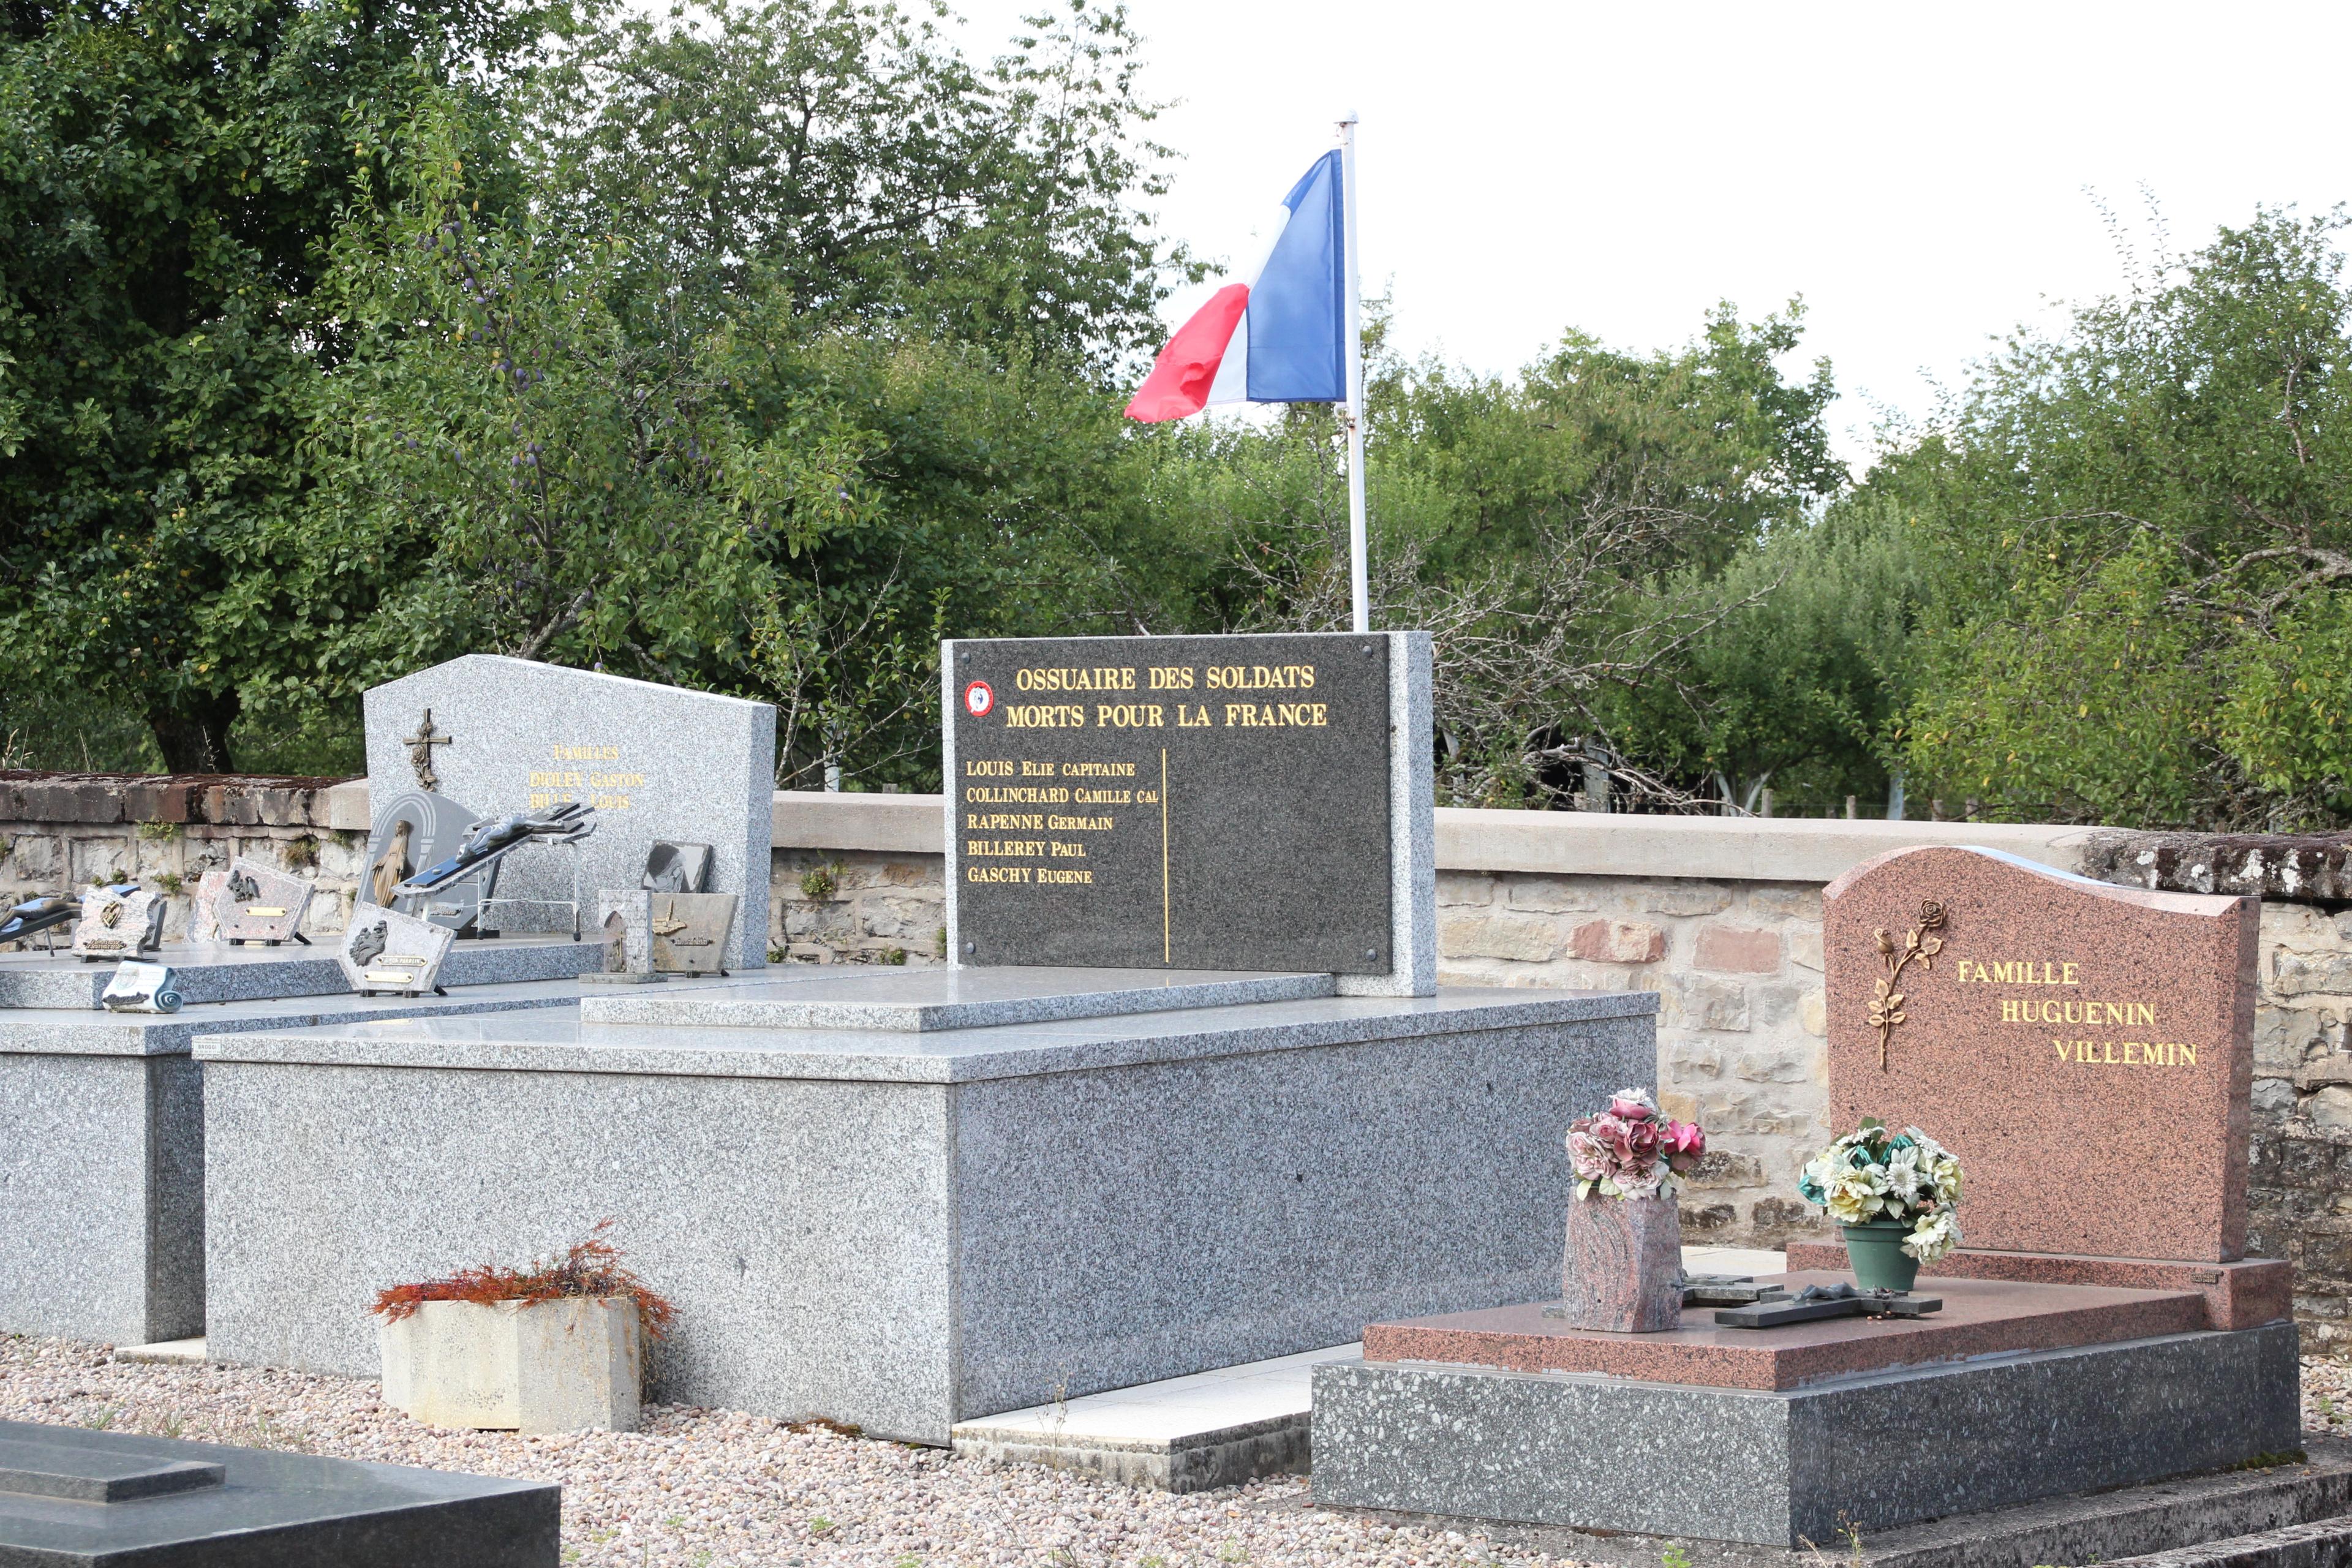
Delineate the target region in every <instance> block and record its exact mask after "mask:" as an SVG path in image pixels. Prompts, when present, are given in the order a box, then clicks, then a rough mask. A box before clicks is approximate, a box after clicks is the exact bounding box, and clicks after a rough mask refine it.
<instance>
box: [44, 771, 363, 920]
mask: <svg viewBox="0 0 2352 1568" xmlns="http://www.w3.org/2000/svg"><path fill="white" fill-rule="evenodd" d="M367 820H368V818H367V789H366V786H365V785H364V784H351V783H341V782H339V781H337V780H334V779H303V778H220V777H215V776H210V775H205V776H194V777H189V776H170V777H122V776H119V775H110V774H104V773H20V772H15V771H5V772H0V899H6V900H9V901H11V902H14V901H16V900H20V899H25V898H29V897H31V896H32V895H34V894H35V893H54V892H66V891H70V890H74V889H81V888H87V887H89V886H91V885H93V884H95V883H100V882H118V881H125V880H132V879H135V880H137V881H139V882H141V883H142V884H143V885H145V886H147V887H151V888H155V889H161V890H162V891H163V892H164V893H165V894H166V895H167V898H166V900H165V902H166V907H167V911H168V912H167V913H166V915H165V917H164V922H163V932H164V938H165V940H166V941H175V940H177V939H178V938H180V937H182V936H184V935H185V934H186V932H187V929H188V914H189V906H190V899H191V895H193V894H194V891H195V888H196V883H197V880H198V879H200V878H202V877H203V876H204V874H205V872H206V871H208V870H212V869H214V868H219V867H226V865H227V864H228V863H229V861H230V860H232V859H234V858H236V857H237V856H240V855H244V856H249V857H251V858H255V859H259V860H265V861H268V863H269V864H271V865H273V866H279V867H283V868H286V869H287V870H289V871H293V872H296V873H298V874H300V875H304V876H308V877H311V878H313V879H316V881H317V884H318V892H317V893H316V894H315V895H314V896H313V897H312V899H311V900H310V908H309V910H306V911H305V912H304V914H303V917H302V929H303V931H305V932H308V933H311V934H312V935H313V936H314V937H315V936H317V935H320V934H330V933H335V932H340V931H341V930H342V929H343V926H344V923H345V921H347V920H348V919H349V918H350V915H351V909H352V899H353V897H354V895H355V894H356V892H357V890H358V888H359V879H360V873H361V869H362V862H363V861H364V860H365V859H366V858H367Z"/></svg>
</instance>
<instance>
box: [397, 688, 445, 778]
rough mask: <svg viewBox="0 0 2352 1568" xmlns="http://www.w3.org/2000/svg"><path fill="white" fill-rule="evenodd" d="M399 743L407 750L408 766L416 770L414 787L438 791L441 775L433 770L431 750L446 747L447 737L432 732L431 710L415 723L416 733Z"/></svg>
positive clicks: (405, 737) (428, 709) (404, 737)
mask: <svg viewBox="0 0 2352 1568" xmlns="http://www.w3.org/2000/svg"><path fill="white" fill-rule="evenodd" d="M400 743H401V744H402V745H404V746H406V747H407V748H408V765H409V766H410V767H413V768H415V770H416V786H417V787H418V788H419V789H422V790H425V791H426V792H428V793H429V792H431V791H434V790H437V789H439V788H440V787H441V775H440V774H439V773H436V772H434V770H433V748H434V747H436V746H446V745H447V744H448V743H449V737H448V736H446V735H436V734H435V733H434V732H433V710H432V709H430V708H427V709H426V710H425V716H424V717H423V718H422V719H420V720H418V721H417V723H416V733H415V734H414V735H405V736H403V737H402V738H401V742H400Z"/></svg>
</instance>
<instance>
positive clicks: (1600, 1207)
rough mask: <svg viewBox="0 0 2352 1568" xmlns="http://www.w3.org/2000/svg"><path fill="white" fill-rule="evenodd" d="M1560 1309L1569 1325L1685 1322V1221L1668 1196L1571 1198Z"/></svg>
mask: <svg viewBox="0 0 2352 1568" xmlns="http://www.w3.org/2000/svg"><path fill="white" fill-rule="evenodd" d="M1560 1315H1561V1316H1562V1317H1564V1318H1565V1319H1567V1321H1568V1322H1569V1324H1570V1327H1572V1328H1579V1329H1600V1330H1601V1331H1605V1332H1608V1333H1612V1334H1654V1333H1659V1332H1662V1331H1665V1330H1667V1329H1676V1328H1680V1327H1681V1326H1682V1321H1683V1222H1682V1215H1681V1213H1680V1212H1679V1211H1678V1210H1677V1209H1676V1208H1675V1201H1674V1199H1672V1198H1670V1197H1649V1198H1607V1197H1591V1198H1576V1199H1571V1200H1570V1203H1569V1205H1568V1254H1567V1259H1566V1261H1565V1263H1564V1264H1563V1265H1562V1267H1561V1268H1560Z"/></svg>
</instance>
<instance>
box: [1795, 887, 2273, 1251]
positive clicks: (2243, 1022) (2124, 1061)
mask: <svg viewBox="0 0 2352 1568" xmlns="http://www.w3.org/2000/svg"><path fill="white" fill-rule="evenodd" d="M1823 898H1824V903H1823V912H1822V934H1823V938H1824V943H1825V952H1826V959H1827V970H1828V973H1827V980H1826V991H1827V996H1828V1008H1829V1079H1830V1109H1831V1116H1832V1120H1833V1121H1834V1122H1835V1123H1836V1125H1837V1127H1838V1128H1839V1129H1840V1130H1841V1131H1843V1130H1845V1129H1849V1128H1852V1127H1853V1126H1854V1125H1855V1124H1856V1123H1857V1122H1858V1121H1859V1120H1860V1119H1861V1118H1863V1117H1864V1116H1876V1117H1879V1118H1882V1119H1883V1120H1885V1121H1886V1122H1887V1123H1889V1124H1890V1125H1892V1126H1896V1127H1902V1126H1906V1125H1909V1126H1917V1127H1919V1128H1921V1129H1923V1130H1924V1131H1927V1133H1928V1134H1929V1135H1930V1136H1931V1137H1934V1138H1935V1139H1937V1141H1938V1142H1942V1143H1943V1144H1944V1145H1945V1146H1946V1147H1948V1148H1949V1149H1950V1150H1951V1151H1952V1152H1954V1153H1955V1154H1957V1155H1958V1157H1959V1160H1960V1163H1961V1165H1962V1167H1963V1168H1964V1169H1965V1171H1966V1173H1967V1184H1966V1196H1965V1197H1964V1199H1963V1201H1962V1205H1961V1209H1960V1222H1961V1226H1962V1229H1963V1231H1964V1234H1965V1236H1966V1238H1967V1245H1968V1246H1969V1247H1971V1248H1991V1249H1995V1250H1999V1251H2005V1252H2039V1253H2065V1254H2081V1255H2088V1256H2095V1257H2110V1258H2179V1259H2195V1260H2199V1261H2203V1262H2209V1263H2210V1262H2228V1261H2231V1260H2234V1259H2236V1258H2240V1257H2242V1256H2243V1254H2244V1251H2245V1240H2246V1182H2247V1160H2248V1153H2247V1139H2248V1131H2249V1113H2248V1097H2249V1093H2250V1090H2251V1088H2252V1070H2253V1047H2252V1026H2253V1009H2254V986H2253V981H2254V952H2255V947H2254V943H2255V937H2256V931H2257V921H2258V916H2259V912H2260V907H2259V904H2258V903H2257V901H2256V900H2252V899H2244V898H2215V897H2208V896H2204V895H2200V894H2193V893H2162V892H2148V891H2144V890H2142V889H2133V888H2118V887H2115V886H2113V885H2111V884H2108V883H2104V882H2094V881H2090V880H2088V879H2084V878H2081V877H2074V876H2068V875H2066V874H2064V873H2062V872H2057V871H2052V870H2050V869H2048V868H2044V867H2042V866H2037V865H2033V864H2032V863H2031V862H2028V861H2024V860H2021V859H2018V858H2015V857H2012V856H2009V855H2004V854H2001V853H1999V852H1998V851H1994V850H1990V849H1976V848H1961V847H1947V846H1933V847H1922V848H1911V849H1900V850H1895V851H1894V852H1892V853H1890V854H1886V855H1882V856H1880V857H1878V858H1875V859H1874V860H1869V861H1865V862H1864V864H1862V865H1860V866H1858V867H1856V868H1853V870H1851V871H1849V872H1847V873H1846V874H1845V875H1844V876H1843V877H1841V878H1839V879H1837V880H1836V881H1834V882H1832V883H1831V884H1830V885H1829V887H1828V888H1827V889H1824V893H1823Z"/></svg>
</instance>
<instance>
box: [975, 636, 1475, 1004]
mask: <svg viewBox="0 0 2352 1568" xmlns="http://www.w3.org/2000/svg"><path fill="white" fill-rule="evenodd" d="M1428 660H1429V642H1428V637H1427V636H1426V634H1424V633H1376V634H1370V635H1356V634H1339V633H1328V634H1307V635H1297V636H1267V637H1097V638H1053V639H1016V640H1004V641H977V642H950V643H948V644H945V645H943V646H942V676H941V679H942V683H943V691H942V700H943V702H944V704H945V706H946V710H947V712H948V714H949V722H948V725H947V731H948V732H947V737H946V747H945V753H946V754H945V763H946V771H947V773H948V795H949V801H948V808H949V813H950V818H949V823H948V828H949V831H948V846H947V851H948V853H947V876H948V886H949V917H948V919H949V934H950V962H952V963H956V964H958V965H1003V964H1035V965H1077V966H1101V967H1110V968H1144V967H1163V968H1170V969H1178V968H1186V969H1249V970H1317V971H1321V972H1324V973H1333V974H1338V975H1340V976H1342V977H1343V984H1342V990H1343V991H1346V992H1349V993H1350V994H1427V993H1428V992H1430V991H1431V990H1433V988H1434V983H1435V955H1434V953H1435V950H1434V945H1433V903H1434V890H1433V889H1434V876H1435V873H1434V862H1433V828H1432V816H1431V802H1432V798H1433V785H1432V784H1431V778H1430V775H1431V758H1430V757H1429V755H1428V754H1426V753H1427V748H1425V747H1423V746H1419V745H1416V744H1412V743H1410V742H1407V741H1406V740H1405V739H1404V737H1407V736H1419V735H1421V734H1423V733H1425V732H1426V731H1427V728H1428V725H1427V721H1426V710H1427V706H1428V701H1427V699H1428Z"/></svg>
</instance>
